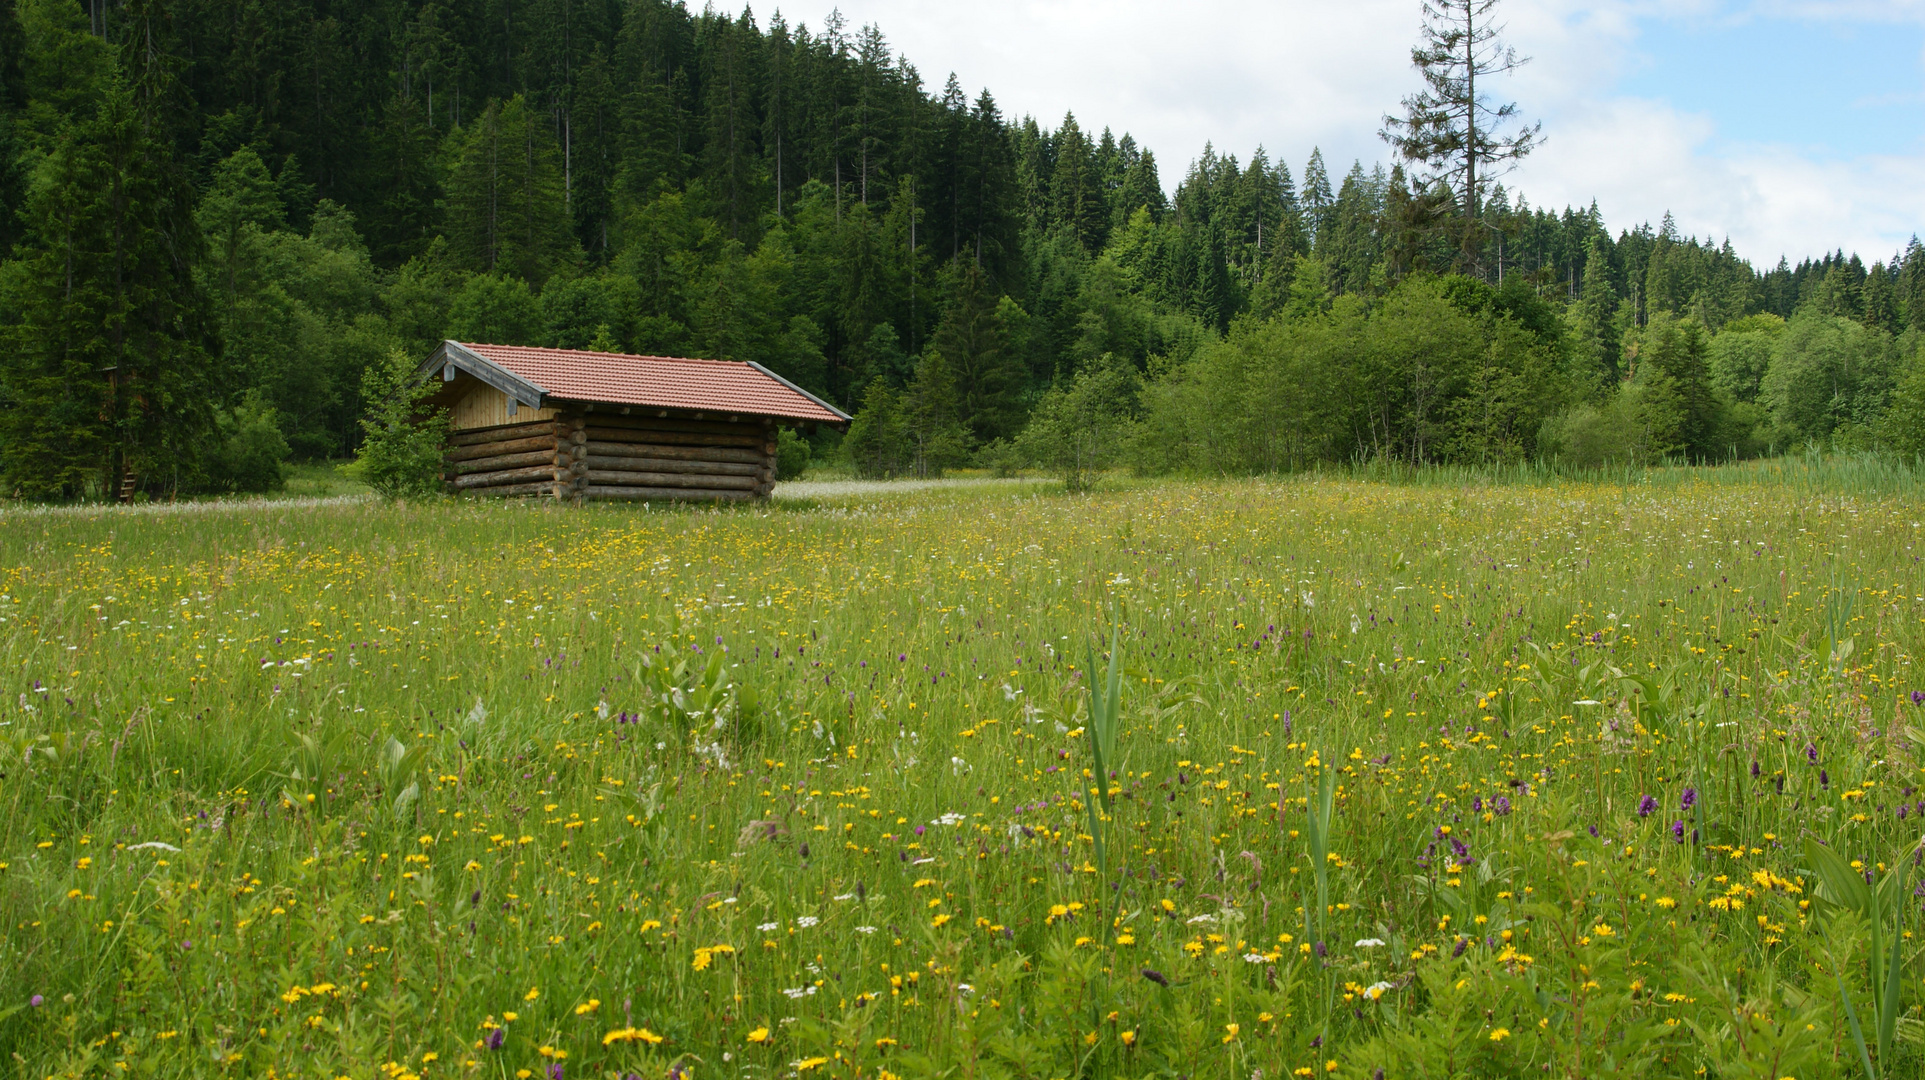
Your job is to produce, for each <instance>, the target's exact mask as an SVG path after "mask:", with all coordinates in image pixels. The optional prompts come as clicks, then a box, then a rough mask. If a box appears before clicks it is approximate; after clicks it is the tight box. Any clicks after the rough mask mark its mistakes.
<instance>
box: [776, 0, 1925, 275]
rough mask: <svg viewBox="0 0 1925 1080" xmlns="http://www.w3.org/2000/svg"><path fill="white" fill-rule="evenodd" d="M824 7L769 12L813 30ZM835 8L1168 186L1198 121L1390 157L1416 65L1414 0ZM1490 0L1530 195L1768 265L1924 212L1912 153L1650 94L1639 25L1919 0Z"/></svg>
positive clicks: (1886, 9)
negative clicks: (1729, 0) (1119, 145)
mask: <svg viewBox="0 0 1925 1080" xmlns="http://www.w3.org/2000/svg"><path fill="white" fill-rule="evenodd" d="M816 2H820V0H816ZM764 10H765V11H766V10H767V9H764ZM827 12H828V6H827V4H823V5H822V6H821V7H820V8H819V9H811V10H803V9H795V8H791V9H788V10H787V11H786V12H785V14H786V15H787V16H788V17H789V18H790V19H791V20H796V19H805V20H806V21H807V22H808V23H809V24H810V26H811V28H813V29H817V30H819V29H820V27H821V25H822V19H823V16H824V15H826V14H827ZM842 12H843V15H844V16H845V18H847V19H848V21H849V23H850V25H851V27H854V26H858V25H861V24H863V23H868V22H874V23H876V24H878V25H879V26H880V27H881V28H882V31H883V33H884V35H885V36H886V37H887V38H888V40H889V41H890V43H891V44H892V46H894V47H895V48H896V49H897V50H898V51H900V52H901V53H903V54H904V55H906V56H907V57H908V58H909V59H910V61H911V62H913V63H914V64H916V66H917V67H918V68H919V69H920V71H921V72H922V75H923V78H924V81H925V82H926V83H927V84H928V85H929V86H930V88H931V89H932V90H939V89H940V87H941V85H942V82H943V80H944V78H945V77H946V76H947V74H948V73H949V72H950V71H952V70H953V71H955V72H956V74H957V77H958V79H959V80H960V81H961V83H962V85H963V87H964V89H965V90H966V92H968V93H969V94H970V96H971V97H972V98H973V97H974V95H975V93H976V92H977V90H978V89H980V88H982V87H984V86H987V87H988V88H989V89H990V90H991V92H992V93H994V94H995V95H996V99H997V102H998V103H999V104H1000V105H1001V106H1002V108H1003V111H1004V113H1005V115H1007V116H1010V117H1011V118H1012V119H1013V118H1018V117H1021V116H1022V115H1024V114H1031V115H1034V116H1035V117H1036V118H1037V119H1038V121H1039V122H1041V123H1042V124H1044V125H1045V126H1047V127H1055V126H1056V125H1057V124H1058V123H1059V122H1060V121H1061V119H1062V116H1063V114H1064V113H1065V112H1066V111H1070V110H1074V111H1075V113H1076V116H1077V120H1078V122H1079V123H1081V124H1082V126H1083V127H1084V129H1085V130H1087V131H1089V132H1091V133H1092V134H1094V133H1096V132H1099V131H1101V130H1102V129H1103V128H1104V127H1105V126H1108V127H1110V128H1112V129H1113V130H1114V131H1115V132H1116V133H1117V134H1118V135H1121V134H1122V133H1123V132H1124V131H1125V130H1127V131H1129V132H1131V133H1133V134H1134V135H1135V136H1136V138H1137V140H1138V141H1139V142H1140V143H1141V144H1143V145H1145V146H1147V147H1149V148H1150V149H1152V150H1154V151H1155V152H1156V155H1157V159H1158V163H1159V165H1160V166H1161V169H1162V173H1163V179H1164V182H1165V185H1166V186H1169V187H1174V186H1175V185H1176V183H1177V182H1178V181H1180V180H1181V179H1182V176H1183V174H1184V172H1185V170H1186V169H1187V167H1188V165H1189V163H1190V161H1191V160H1192V159H1193V158H1194V157H1195V156H1196V155H1197V153H1198V152H1200V151H1201V150H1202V148H1203V144H1204V143H1205V142H1206V141H1209V142H1212V143H1214V145H1215V146H1216V147H1217V149H1218V150H1219V151H1222V152H1229V153H1235V154H1236V155H1237V156H1238V157H1239V159H1244V158H1247V156H1248V155H1249V153H1250V151H1251V150H1252V149H1254V148H1255V147H1256V146H1258V145H1259V144H1261V145H1263V146H1264V147H1266V148H1267V149H1268V150H1269V152H1270V155H1271V157H1272V158H1273V159H1274V158H1278V157H1281V158H1282V159H1283V160H1285V161H1287V162H1288V163H1289V164H1290V167H1291V169H1292V171H1293V172H1294V173H1296V174H1297V175H1298V177H1299V179H1301V174H1302V169H1303V163H1304V161H1305V159H1306V158H1307V157H1308V156H1309V153H1310V150H1311V148H1312V147H1313V146H1321V147H1322V148H1323V151H1324V156H1325V158H1326V159H1327V160H1328V161H1329V163H1330V167H1331V169H1332V171H1333V172H1335V173H1338V174H1341V173H1342V172H1343V171H1344V170H1346V169H1347V168H1348V167H1349V164H1350V162H1351V161H1352V160H1353V159H1355V158H1361V159H1363V160H1364V162H1365V163H1366V165H1367V164H1368V163H1370V162H1372V161H1376V160H1385V159H1387V157H1388V154H1387V149H1386V148H1385V147H1384V145H1383V144H1382V143H1381V142H1380V141H1379V140H1378V139H1377V137H1376V132H1377V130H1378V128H1379V126H1380V125H1381V120H1382V116H1383V114H1384V113H1385V112H1390V111H1396V110H1397V109H1398V102H1399V100H1400V99H1401V98H1402V97H1403V96H1404V95H1405V94H1407V93H1410V92H1411V91H1412V90H1414V89H1416V87H1417V85H1418V83H1417V76H1416V73H1415V72H1413V71H1412V70H1411V68H1410V46H1411V43H1412V42H1413V40H1414V39H1415V37H1416V32H1417V27H1418V5H1417V3H1416V2H1415V0H1351V2H1347V3H1330V2H1309V0H1284V2H1269V3H1256V2H1251V0H1198V2H1193V3H1190V4H1186V5H1182V6H1171V5H1168V4H1163V3H1150V2H1148V0H1114V2H1109V3H1099V2H1095V0H1049V2H1044V0H1030V2H1022V0H976V2H974V3H971V4H966V5H965V4H956V3H955V2H954V0H846V2H844V3H843V4H842ZM1502 15H1503V19H1504V22H1505V23H1506V24H1507V27H1508V38H1509V39H1510V40H1511V41H1512V42H1513V43H1514V44H1515V45H1516V46H1517V48H1518V49H1519V51H1520V52H1523V53H1526V54H1529V55H1530V56H1532V57H1533V59H1532V62H1531V63H1530V64H1528V65H1527V66H1525V67H1524V68H1522V69H1521V70H1520V71H1519V72H1518V73H1517V74H1516V75H1515V76H1514V77H1513V78H1511V79H1509V80H1507V81H1506V82H1504V83H1502V84H1500V86H1499V87H1498V88H1497V93H1498V94H1500V95H1502V97H1503V98H1504V99H1505V100H1516V101H1518V102H1519V103H1520V107H1521V110H1522V111H1523V113H1524V114H1526V115H1527V116H1529V117H1530V118H1533V119H1536V118H1541V119H1542V120H1543V121H1544V134H1545V136H1546V142H1545V144H1544V146H1543V148H1542V149H1541V150H1540V151H1539V152H1538V154H1537V155H1536V156H1535V157H1533V158H1532V159H1531V160H1530V161H1528V162H1527V163H1526V164H1525V166H1524V167H1523V168H1521V169H1519V170H1518V171H1517V172H1516V173H1515V174H1514V175H1513V176H1511V177H1510V178H1508V182H1509V183H1510V184H1511V186H1512V187H1514V188H1516V189H1519V190H1522V191H1524V192H1525V193H1526V194H1527V195H1529V197H1530V198H1531V199H1532V201H1533V203H1535V204H1537V205H1544V206H1553V207H1558V208H1561V207H1562V206H1564V205H1566V204H1567V203H1568V204H1571V205H1577V206H1583V205H1587V204H1589V203H1590V201H1591V200H1592V199H1593V198H1595V199H1596V200H1597V201H1598V204H1599V207H1600V209H1601V210H1602V211H1603V212H1604V215H1605V219H1606V221H1607V222H1608V223H1610V224H1611V225H1612V226H1613V227H1614V228H1621V227H1626V226H1630V225H1633V224H1635V223H1637V222H1639V221H1644V220H1650V221H1652V222H1656V221H1657V220H1658V219H1659V218H1660V217H1661V216H1662V215H1663V214H1664V212H1665V211H1666V210H1667V209H1668V210H1670V211H1672V213H1673V214H1674V215H1675V217H1676V219H1677V221H1678V225H1679V228H1680V229H1681V230H1684V231H1686V232H1688V233H1691V234H1694V235H1698V236H1704V235H1713V236H1716V237H1718V238H1720V239H1722V238H1723V237H1724V236H1726V235H1729V236H1730V237H1731V239H1732V241H1733V243H1735V244H1736V245H1737V246H1738V250H1739V251H1740V252H1741V253H1742V254H1744V255H1745V256H1746V257H1748V258H1751V259H1752V260H1754V261H1755V262H1757V263H1760V264H1767V265H1768V264H1771V263H1775V262H1776V261H1777V258H1778V256H1779V254H1781V253H1782V254H1786V255H1789V256H1790V257H1791V259H1792V260H1793V261H1794V262H1795V261H1797V260H1798V259H1799V258H1801V257H1803V256H1806V255H1817V254H1819V253H1821V252H1823V251H1826V250H1829V249H1831V248H1834V247H1838V246H1841V245H1842V246H1843V247H1845V248H1846V249H1847V250H1857V251H1859V252H1860V253H1861V254H1863V255H1864V256H1865V257H1866V258H1867V259H1871V258H1877V257H1883V256H1886V255H1889V253H1890V252H1891V251H1892V250H1894V249H1895V248H1897V247H1899V246H1901V245H1902V244H1903V242H1904V240H1905V238H1906V237H1908V236H1909V235H1910V234H1911V232H1912V231H1913V230H1914V229H1917V228H1919V227H1920V225H1921V222H1920V220H1919V219H1920V217H1921V216H1922V215H1921V214H1920V212H1919V209H1918V206H1919V203H1918V199H1917V195H1916V193H1917V192H1918V191H1919V190H1921V188H1922V187H1925V185H1921V183H1920V181H1921V179H1925V155H1913V156H1906V155H1905V154H1893V155H1890V156H1881V157H1868V158H1859V159H1852V160H1842V161H1840V160H1825V159H1822V158H1821V157H1819V156H1817V155H1816V154H1813V153H1808V152H1805V151H1803V150H1801V149H1799V148H1798V147H1797V146H1796V145H1795V143H1796V141H1797V139H1798V133H1796V132H1788V133H1787V138H1786V145H1783V146H1756V145H1730V144H1727V143H1724V142H1721V141H1720V139H1719V132H1718V125H1717V122H1716V118H1715V117H1712V116H1708V115H1703V114H1697V113H1692V112H1690V111H1687V110H1681V109H1679V108H1677V107H1675V106H1673V105H1671V104H1669V103H1667V102H1666V101H1665V100H1663V97H1664V94H1665V92H1666V91H1667V89H1670V88H1671V87H1672V86H1673V82H1674V80H1675V78H1676V76H1677V73H1670V72H1665V71H1661V70H1656V69H1655V67H1654V64H1653V62H1652V61H1651V59H1650V58H1649V57H1648V56H1645V55H1643V54H1641V52H1640V48H1639V43H1640V39H1641V35H1643V34H1644V33H1646V32H1647V31H1650V32H1663V23H1665V22H1671V21H1676V20H1695V21H1700V22H1706V21H1708V22H1720V21H1732V20H1737V21H1744V20H1749V19H1755V18H1774V17H1776V18H1790V19H1799V20H1817V21H1824V20H1839V19H1845V20H1858V21H1864V22H1871V23H1879V24H1893V23H1917V22H1920V21H1925V0H1854V2H1850V3H1844V4H1820V3H1815V2H1808V0H1766V2H1764V3H1761V4H1757V5H1744V6H1734V5H1729V4H1726V3H1721V2H1720V0H1669V2H1660V0H1596V2H1583V0H1511V2H1510V3H1508V4H1507V5H1506V6H1505V8H1504V9H1503V12H1502ZM1632 91H1635V92H1632Z"/></svg>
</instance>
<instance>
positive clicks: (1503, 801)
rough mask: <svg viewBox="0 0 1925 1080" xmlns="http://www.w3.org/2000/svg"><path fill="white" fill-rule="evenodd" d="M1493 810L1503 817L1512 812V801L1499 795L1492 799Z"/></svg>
mask: <svg viewBox="0 0 1925 1080" xmlns="http://www.w3.org/2000/svg"><path fill="white" fill-rule="evenodd" d="M1491 810H1492V812H1493V813H1495V814H1496V815H1497V816H1498V817H1503V816H1504V815H1506V814H1508V813H1510V812H1511V801H1510V800H1509V799H1507V798H1505V797H1504V796H1502V795H1499V796H1498V797H1497V798H1495V799H1492V800H1491Z"/></svg>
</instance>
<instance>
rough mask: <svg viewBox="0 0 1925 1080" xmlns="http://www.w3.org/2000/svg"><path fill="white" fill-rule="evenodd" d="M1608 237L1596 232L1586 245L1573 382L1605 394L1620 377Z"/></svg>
mask: <svg viewBox="0 0 1925 1080" xmlns="http://www.w3.org/2000/svg"><path fill="white" fill-rule="evenodd" d="M1605 243H1606V241H1605V238H1604V236H1603V235H1602V234H1601V233H1600V234H1596V235H1593V236H1592V237H1591V239H1590V240H1589V241H1587V242H1586V243H1585V245H1584V284H1583V286H1582V288H1581V291H1580V292H1579V294H1578V302H1577V304H1576V305H1575V306H1574V307H1573V309H1572V311H1573V314H1574V315H1575V317H1576V318H1575V323H1576V326H1575V330H1576V337H1577V341H1576V343H1575V344H1576V348H1575V350H1574V351H1573V353H1572V357H1571V363H1572V369H1573V370H1572V373H1571V377H1572V383H1573V384H1574V387H1575V388H1576V389H1577V391H1578V393H1580V394H1581V395H1583V396H1585V397H1590V398H1600V399H1601V398H1603V397H1604V396H1605V395H1606V394H1607V393H1608V391H1609V390H1610V388H1611V387H1613V386H1615V385H1617V379H1618V355H1619V352H1618V350H1619V345H1618V335H1617V329H1616V325H1615V321H1614V318H1613V316H1614V315H1615V314H1616V311H1617V303H1618V297H1617V290H1616V289H1614V288H1612V287H1611V267H1610V259H1609V257H1608V256H1607V255H1606V254H1605V251H1604V245H1605Z"/></svg>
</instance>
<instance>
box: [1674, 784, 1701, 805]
mask: <svg viewBox="0 0 1925 1080" xmlns="http://www.w3.org/2000/svg"><path fill="white" fill-rule="evenodd" d="M1679 802H1680V804H1681V805H1682V806H1683V808H1684V809H1686V810H1689V809H1691V808H1692V807H1694V806H1696V805H1698V789H1697V788H1694V787H1688V788H1685V789H1684V798H1683V799H1680V800H1679Z"/></svg>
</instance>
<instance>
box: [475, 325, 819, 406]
mask: <svg viewBox="0 0 1925 1080" xmlns="http://www.w3.org/2000/svg"><path fill="white" fill-rule="evenodd" d="M453 344H456V345H459V346H460V347H461V348H463V349H465V350H467V351H469V352H471V353H473V354H475V355H476V356H479V357H481V358H482V359H483V360H486V361H488V362H489V363H491V364H494V365H496V366H497V367H500V368H502V369H503V370H505V371H507V372H508V373H509V374H511V375H514V376H515V377H517V378H519V379H522V380H523V381H526V382H528V383H531V384H533V385H534V386H535V387H537V388H539V389H540V390H541V392H542V393H543V394H544V395H546V396H547V397H554V398H561V399H564V400H567V401H585V402H595V403H597V404H609V405H643V406H652V407H655V408H664V409H695V410H700V411H703V412H725V413H741V414H745V415H750V416H776V417H781V418H783V419H789V420H815V421H819V422H822V423H829V424H840V423H845V422H847V421H848V419H849V418H848V416H846V415H844V414H843V413H842V412H840V411H839V410H837V409H835V408H834V407H832V406H830V405H829V404H828V403H827V402H824V401H823V400H822V399H820V398H818V397H816V396H814V395H813V394H810V393H807V392H806V391H804V390H802V389H801V388H800V387H797V386H794V385H793V384H791V383H789V382H787V381H785V380H783V379H781V378H778V377H777V376H775V375H774V374H773V373H771V372H769V371H767V370H765V369H763V368H761V367H760V366H758V365H754V364H746V363H741V362H738V361H734V360H690V359H685V358H681V357H673V356H630V355H628V354H626V353H603V352H586V351H583V350H579V349H531V348H524V347H522V346H519V345H482V344H472V343H468V342H454V343H453ZM456 362H457V363H459V361H458V360H457V361H456ZM531 404H532V403H531Z"/></svg>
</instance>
